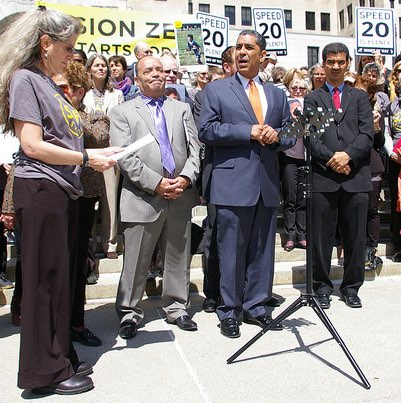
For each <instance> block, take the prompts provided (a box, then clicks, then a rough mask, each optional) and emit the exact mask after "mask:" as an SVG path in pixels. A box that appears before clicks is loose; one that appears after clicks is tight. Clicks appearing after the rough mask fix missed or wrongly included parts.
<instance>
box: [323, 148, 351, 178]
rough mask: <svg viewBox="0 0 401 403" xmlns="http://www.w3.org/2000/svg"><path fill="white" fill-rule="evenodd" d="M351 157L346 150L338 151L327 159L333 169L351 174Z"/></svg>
mask: <svg viewBox="0 0 401 403" xmlns="http://www.w3.org/2000/svg"><path fill="white" fill-rule="evenodd" d="M349 161H350V157H349V155H348V154H347V153H346V152H344V151H337V152H335V153H334V155H333V156H332V157H331V158H330V159H329V160H328V161H327V164H326V166H328V167H330V168H331V169H332V170H333V171H335V172H337V173H339V174H344V175H349V173H350V172H351V168H350V166H349Z"/></svg>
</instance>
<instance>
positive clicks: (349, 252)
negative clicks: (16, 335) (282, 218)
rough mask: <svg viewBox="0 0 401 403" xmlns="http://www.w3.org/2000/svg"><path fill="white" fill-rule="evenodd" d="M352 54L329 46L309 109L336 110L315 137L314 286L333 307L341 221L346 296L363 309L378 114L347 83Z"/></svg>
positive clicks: (307, 102)
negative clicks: (335, 246)
mask: <svg viewBox="0 0 401 403" xmlns="http://www.w3.org/2000/svg"><path fill="white" fill-rule="evenodd" d="M349 63H350V55H349V51H348V48H347V47H346V46H345V45H344V44H342V43H330V44H328V45H327V46H325V48H324V49H323V67H324V70H325V73H326V83H325V84H324V85H323V87H322V88H319V89H318V90H316V91H313V92H312V93H310V94H307V95H306V97H305V103H304V107H305V108H308V107H309V108H312V109H316V108H318V107H321V108H322V109H323V110H326V111H327V110H328V109H332V110H333V111H336V112H335V115H334V122H332V123H330V126H329V127H328V128H327V129H326V130H325V132H324V134H323V136H322V137H320V138H316V139H313V140H312V143H311V144H312V164H313V165H312V168H313V228H312V230H313V231H312V232H313V241H314V242H313V245H314V247H313V254H314V260H313V289H314V291H315V292H316V294H317V298H318V301H319V303H320V305H321V306H322V308H324V309H328V308H329V307H330V300H331V299H330V294H331V293H332V292H333V284H332V282H331V280H330V278H329V273H330V262H331V254H332V250H333V244H334V237H335V232H336V226H337V222H338V224H339V228H340V232H341V237H342V241H343V245H344V277H343V281H342V284H341V286H340V292H341V294H342V299H343V300H344V301H345V302H346V304H347V305H348V306H349V307H351V308H360V307H361V306H362V304H361V300H360V298H359V297H358V290H359V288H360V286H361V285H362V283H363V280H364V271H365V259H364V251H365V233H366V219H367V209H368V192H369V191H370V190H371V188H372V183H371V177H370V149H371V147H372V144H373V116H372V108H371V106H370V104H369V99H368V96H367V95H366V93H365V92H364V91H361V90H358V89H355V88H352V87H349V86H347V85H344V74H345V72H346V71H347V70H348V67H349Z"/></svg>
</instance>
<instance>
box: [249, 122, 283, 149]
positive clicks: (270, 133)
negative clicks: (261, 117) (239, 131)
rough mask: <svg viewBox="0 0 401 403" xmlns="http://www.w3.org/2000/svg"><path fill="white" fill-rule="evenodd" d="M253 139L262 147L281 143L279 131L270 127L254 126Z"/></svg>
mask: <svg viewBox="0 0 401 403" xmlns="http://www.w3.org/2000/svg"><path fill="white" fill-rule="evenodd" d="M251 139H252V140H256V141H258V142H259V143H260V144H261V145H262V146H264V145H266V144H273V143H277V142H279V141H280V139H279V137H278V132H277V130H275V129H273V128H272V127H271V126H269V125H253V126H252V130H251Z"/></svg>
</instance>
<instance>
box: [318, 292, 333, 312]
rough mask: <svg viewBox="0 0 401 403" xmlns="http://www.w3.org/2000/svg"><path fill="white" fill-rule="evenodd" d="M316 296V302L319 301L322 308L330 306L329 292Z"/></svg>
mask: <svg viewBox="0 0 401 403" xmlns="http://www.w3.org/2000/svg"><path fill="white" fill-rule="evenodd" d="M316 298H317V302H319V305H320V306H321V308H322V309H329V308H330V301H331V298H330V295H329V294H317V296H316Z"/></svg>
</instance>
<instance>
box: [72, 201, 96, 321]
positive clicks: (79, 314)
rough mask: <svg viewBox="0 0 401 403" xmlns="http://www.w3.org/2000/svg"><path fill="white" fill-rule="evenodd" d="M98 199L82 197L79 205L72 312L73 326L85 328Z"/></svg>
mask: <svg viewBox="0 0 401 403" xmlns="http://www.w3.org/2000/svg"><path fill="white" fill-rule="evenodd" d="M98 200H99V199H98V198H96V197H80V198H79V199H78V203H79V230H78V255H77V264H76V270H75V276H76V277H75V292H74V298H73V304H72V311H71V326H73V327H81V326H84V324H85V320H84V316H85V309H84V308H85V291H86V278H87V275H88V246H89V239H90V237H91V231H92V227H93V223H94V222H95V204H96V202H97V201H98Z"/></svg>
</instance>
